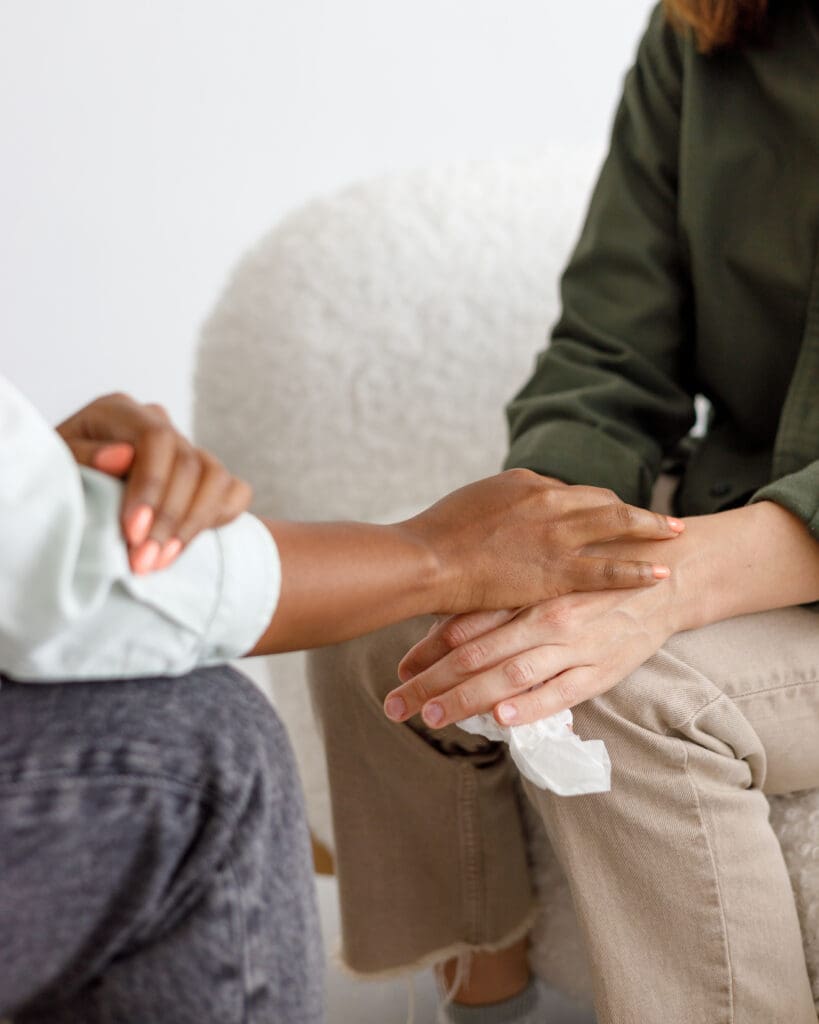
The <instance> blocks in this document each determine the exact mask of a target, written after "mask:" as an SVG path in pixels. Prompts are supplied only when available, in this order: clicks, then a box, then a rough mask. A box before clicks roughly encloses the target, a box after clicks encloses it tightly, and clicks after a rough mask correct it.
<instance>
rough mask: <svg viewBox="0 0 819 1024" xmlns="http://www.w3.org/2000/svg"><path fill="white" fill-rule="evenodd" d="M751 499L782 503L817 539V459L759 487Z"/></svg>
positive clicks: (818, 502)
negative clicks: (802, 521)
mask: <svg viewBox="0 0 819 1024" xmlns="http://www.w3.org/2000/svg"><path fill="white" fill-rule="evenodd" d="M751 501H752V502H756V501H774V502H776V504H777V505H782V506H783V507H784V508H786V509H788V511H789V512H793V514H794V515H795V516H798V517H799V518H800V519H802V520H804V522H805V523H806V525H807V527H808V529H809V530H810V532H811V534H812V535H813V536H814V537H815V538H816V539H817V540H819V459H817V460H815V461H813V462H811V463H809V464H808V465H807V466H805V467H804V468H803V469H800V470H797V471H796V472H795V473H788V475H787V476H783V477H780V478H779V479H778V480H773V481H772V482H771V483H769V484H766V485H765V486H764V487H761V488H760V489H759V490H758V491H757V492H756V494H754V496H753V497H752V498H751Z"/></svg>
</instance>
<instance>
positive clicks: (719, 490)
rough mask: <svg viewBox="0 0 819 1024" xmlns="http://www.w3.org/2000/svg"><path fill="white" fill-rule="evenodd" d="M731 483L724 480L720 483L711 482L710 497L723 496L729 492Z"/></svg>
mask: <svg viewBox="0 0 819 1024" xmlns="http://www.w3.org/2000/svg"><path fill="white" fill-rule="evenodd" d="M730 492H731V485H730V484H729V483H726V482H725V481H724V480H723V481H721V482H720V483H716V484H711V491H710V494H711V497H712V498H724V497H725V495H726V494H730Z"/></svg>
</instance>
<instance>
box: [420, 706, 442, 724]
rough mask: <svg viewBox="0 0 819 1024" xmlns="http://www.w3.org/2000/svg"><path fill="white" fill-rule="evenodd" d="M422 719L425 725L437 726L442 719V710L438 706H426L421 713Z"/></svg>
mask: <svg viewBox="0 0 819 1024" xmlns="http://www.w3.org/2000/svg"><path fill="white" fill-rule="evenodd" d="M422 717H423V719H424V721H425V722H426V723H427V725H433V726H434V725H437V724H438V723H439V722H440V721H441V719H442V718H443V717H444V709H443V708H442V707H441V705H440V704H435V703H432V704H427V705H426V706H425V707H424V710H423V712H422Z"/></svg>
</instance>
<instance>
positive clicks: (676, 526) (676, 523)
mask: <svg viewBox="0 0 819 1024" xmlns="http://www.w3.org/2000/svg"><path fill="white" fill-rule="evenodd" d="M666 519H667V520H668V525H669V526H670V527H671V529H672V530H673V531H674V532H675V533H682V531H683V530H684V529H685V523H684V522H683V521H682V519H675V518H674V516H666Z"/></svg>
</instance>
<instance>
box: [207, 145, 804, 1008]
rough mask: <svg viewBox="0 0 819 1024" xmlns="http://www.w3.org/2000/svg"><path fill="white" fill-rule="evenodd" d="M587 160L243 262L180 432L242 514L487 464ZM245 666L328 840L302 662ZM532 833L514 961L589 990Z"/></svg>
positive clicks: (263, 247) (465, 472) (469, 172)
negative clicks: (527, 919) (522, 954)
mask: <svg viewBox="0 0 819 1024" xmlns="http://www.w3.org/2000/svg"><path fill="white" fill-rule="evenodd" d="M594 164H595V158H594V155H593V154H591V155H590V154H589V153H587V152H583V151H575V150H572V151H569V150H562V149H561V150H558V149H554V150H552V151H550V152H548V153H546V154H544V155H543V156H542V157H540V158H537V159H530V160H525V161H515V162H495V163H482V164H474V165H467V166H458V167H451V168H448V169H442V170H437V171H420V172H415V173H406V174H399V175H394V176H389V177H384V178H382V179H380V180H376V181H374V182H370V183H367V184H362V185H357V186H354V187H351V188H348V189H347V190H345V191H343V192H341V193H340V194H338V195H335V196H332V197H330V198H327V199H321V200H317V201H315V202H312V203H310V204H309V205H307V206H305V207H304V208H303V209H301V210H299V211H297V212H296V213H294V214H292V215H291V216H290V217H288V218H287V219H286V220H285V221H284V222H283V223H281V224H280V225H279V226H278V227H276V228H275V229H274V230H273V231H271V232H270V233H269V234H268V235H267V236H266V237H264V238H263V239H262V241H261V242H260V243H259V244H258V245H257V246H256V247H255V248H254V249H252V250H251V251H250V253H248V255H247V256H246V257H245V258H244V259H243V260H242V261H241V263H240V264H239V266H238V268H237V269H236V271H235V273H234V274H233V277H232V278H231V280H230V282H229V283H228V285H227V287H226V289H225V292H224V294H223V295H222V297H221V298H220V300H219V302H218V304H217V306H216V308H215V310H214V312H213V314H212V315H211V317H210V318H209V320H208V321H207V323H206V325H205V327H204V330H203V334H202V340H201V346H200V349H199V354H198V363H197V370H196V389H195V433H196V436H197V440H198V442H199V443H201V444H204V445H206V446H207V447H209V448H211V449H213V450H214V451H215V452H216V453H218V455H219V456H220V457H221V458H222V459H223V460H224V461H225V462H226V463H227V464H228V465H229V466H230V467H231V468H232V469H233V470H234V471H235V472H237V473H239V474H241V475H243V476H244V477H246V478H247V479H248V480H249V481H250V482H251V483H252V484H253V486H254V488H255V494H256V497H255V509H256V511H258V512H260V513H262V514H265V515H271V516H279V517H289V518H300V519H336V518H354V519H363V520H369V521H374V522H390V521H395V520H397V519H401V518H403V517H404V516H405V515H407V514H409V513H411V512H413V511H416V510H417V509H419V508H421V507H422V506H424V505H426V504H428V503H429V502H432V501H434V500H435V499H436V498H438V497H439V496H440V495H442V494H443V493H445V492H446V491H449V490H451V489H452V488H454V487H456V486H458V485H460V484H462V483H465V482H467V481H469V480H473V479H476V478H478V477H481V476H486V475H488V474H490V473H492V472H494V471H495V470H496V469H497V468H498V467H499V466H500V464H501V461H502V458H503V453H504V447H505V426H504V420H503V414H502V410H503V406H504V403H505V402H506V401H507V399H508V398H509V397H510V396H511V395H512V394H513V392H514V391H515V390H516V389H517V387H518V386H519V385H520V384H521V383H522V382H523V381H524V380H525V379H526V377H527V375H528V373H529V371H530V368H531V365H532V362H533V358H534V355H535V353H536V351H537V350H538V349H539V348H540V347H541V346H542V345H543V344H544V341H545V337H546V328H547V325H548V324H549V323H550V322H551V321H553V320H554V318H555V315H556V312H557V283H558V278H559V274H560V271H561V268H562V265H563V264H564V262H565V259H566V257H567V255H568V253H569V250H570V247H571V245H572V242H573V240H574V236H575V234H576V232H577V229H578V226H579V221H580V217H581V216H582V209H583V206H584V203H585V201H586V198H587V195H588V192H589V188H590V183H591V178H592V175H593V171H594ZM253 674H254V676H255V677H256V679H257V681H259V682H261V683H262V684H263V685H265V686H266V687H267V688H268V692H270V693H271V694H272V696H273V699H274V701H275V703H276V704H277V706H278V707H279V709H280V711H281V713H282V715H283V717H284V718H285V720H286V722H287V723H288V726H289V728H290V731H291V734H292V736H293V740H294V744H295V747H296V753H297V757H298V760H299V764H300V768H301V772H302V776H303V780H304V784H305V789H306V794H307V799H308V809H309V814H310V818H311V825H312V828H313V831H314V833H315V834H316V835H317V836H318V837H319V838H320V839H322V840H323V841H324V842H325V843H327V844H329V845H332V839H331V825H330V812H329V801H328V799H327V783H326V777H325V774H324V771H325V769H324V762H323V757H322V754H321V748H320V740H319V737H318V734H317V732H316V729H315V725H314V723H313V719H312V715H311V711H310V706H309V699H308V696H307V688H306V686H305V682H304V676H305V659H304V656H303V655H286V656H282V657H279V658H273V659H263V660H262V661H261V664H259V663H257V664H256V667H255V669H254V670H253ZM329 684H331V681H330V683H329ZM771 814H772V818H773V821H774V824H775V827H776V831H777V833H778V835H779V837H780V840H781V842H782V846H783V849H784V852H785V856H786V859H787V861H788V867H789V869H790V873H791V879H792V882H793V885H794V889H795V891H796V894H797V901H798V905H799V914H800V919H801V922H802V928H803V934H804V938H805V947H806V952H807V958H808V963H809V966H810V970H811V978H812V981H813V987H814V995H815V996H817V997H819V934H818V929H817V924H819V920H818V918H819V898H818V897H819V792H813V791H811V792H808V793H803V794H799V795H796V796H790V797H779V798H776V799H773V800H772V801H771ZM532 842H533V853H534V855H535V863H536V866H537V876H538V888H539V891H540V894H541V900H540V902H541V909H542V913H541V914H540V916H539V921H538V924H537V926H536V929H535V935H534V943H533V951H532V960H533V966H534V968H535V970H536V971H537V972H538V973H539V974H540V975H542V976H543V977H544V978H546V979H547V980H548V981H549V982H551V983H552V984H553V985H555V987H557V988H559V989H562V990H563V991H564V992H567V993H568V994H570V995H574V996H575V997H578V998H581V999H583V998H588V974H587V970H586V967H585V963H584V955H583V952H582V948H581V945H580V941H579V936H578V930H577V925H576V922H575V920H574V914H573V910H572V906H571V900H570V897H569V893H568V888H567V886H566V883H565V880H564V879H563V878H562V876H561V872H560V869H559V867H558V865H557V864H556V862H555V860H554V858H553V857H552V856H551V853H550V851H549V847H548V844H547V843H546V840H545V837H544V835H543V833H542V831H541V830H540V828H539V827H537V828H536V831H535V833H534V836H533V840H532ZM691 898H692V900H694V899H696V898H697V894H696V893H692V894H691Z"/></svg>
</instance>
